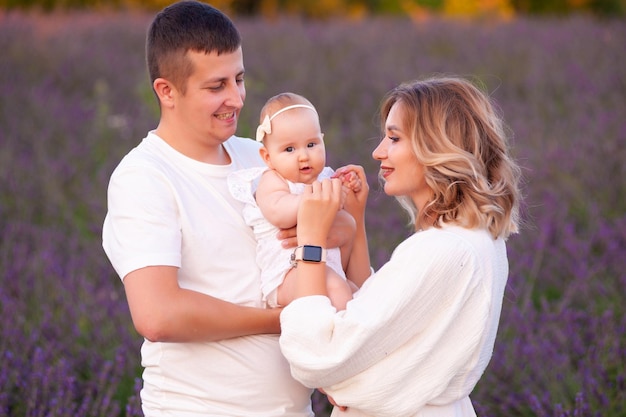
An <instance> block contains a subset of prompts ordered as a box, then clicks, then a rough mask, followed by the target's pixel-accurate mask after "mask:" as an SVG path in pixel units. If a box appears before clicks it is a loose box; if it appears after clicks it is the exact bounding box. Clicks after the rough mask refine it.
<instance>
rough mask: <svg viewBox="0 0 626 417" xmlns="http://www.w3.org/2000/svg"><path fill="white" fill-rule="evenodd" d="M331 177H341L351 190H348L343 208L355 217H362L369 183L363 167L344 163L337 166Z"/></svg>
mask: <svg viewBox="0 0 626 417" xmlns="http://www.w3.org/2000/svg"><path fill="white" fill-rule="evenodd" d="M333 178H340V179H342V182H344V184H346V185H347V186H348V187H349V188H350V189H351V190H352V192H348V194H347V196H346V201H345V204H344V207H343V208H344V209H345V210H346V211H347V212H348V213H350V214H351V215H352V217H354V218H355V219H363V218H364V217H365V206H366V204H367V196H368V194H369V185H368V184H367V177H366V176H365V170H364V169H363V167H362V166H359V165H346V166H344V167H341V168H338V169H337V170H336V171H335V175H333Z"/></svg>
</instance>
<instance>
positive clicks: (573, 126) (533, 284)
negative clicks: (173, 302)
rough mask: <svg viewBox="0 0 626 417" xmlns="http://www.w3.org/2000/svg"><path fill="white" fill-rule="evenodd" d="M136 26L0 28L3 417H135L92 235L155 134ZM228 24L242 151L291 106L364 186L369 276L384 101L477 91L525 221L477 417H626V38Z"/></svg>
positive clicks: (375, 23)
mask: <svg viewBox="0 0 626 417" xmlns="http://www.w3.org/2000/svg"><path fill="white" fill-rule="evenodd" d="M150 18H151V16H150V15H140V14H126V15H121V14H101V15H95V14H72V15H64V16H60V15H54V16H36V15H13V14H6V13H5V14H2V13H1V12H0V51H2V52H1V57H0V236H1V240H0V270H1V271H2V272H1V275H0V315H1V317H2V320H1V322H0V416H48V417H54V416H63V417H65V416H81V417H82V416H102V417H104V416H106V417H111V416H113V417H117V416H120V417H122V416H139V415H141V411H140V406H139V402H138V389H139V386H140V383H139V381H140V380H139V377H140V372H141V368H140V364H139V347H140V344H141V340H140V337H139V336H138V335H137V333H136V332H135V331H134V329H133V327H132V323H131V321H130V315H129V312H128V308H127V306H126V301H125V298H124V292H123V287H122V284H121V282H120V280H119V279H118V277H117V276H116V275H115V273H114V271H113V269H112V268H111V266H110V264H109V263H108V260H107V259H106V257H105V255H104V252H103V251H102V249H101V243H100V232H101V225H102V221H103V218H104V215H105V211H106V200H105V197H106V186H107V181H108V177H109V175H110V173H111V171H112V170H113V168H114V167H115V165H116V164H117V162H118V161H119V159H120V158H121V157H122V156H123V155H124V154H125V153H126V152H127V151H128V150H129V149H130V148H131V147H133V146H135V144H137V143H138V142H139V140H140V139H141V138H143V136H144V135H145V133H146V131H147V130H148V129H151V128H153V127H154V126H155V123H156V120H157V107H156V103H155V100H154V97H153V95H152V92H151V90H150V85H149V83H148V81H147V75H146V71H145V68H144V56H143V42H144V34H145V29H146V27H147V24H148V22H149V20H150ZM237 23H238V25H239V27H240V29H241V31H242V34H243V36H244V59H245V64H246V70H247V74H246V86H247V91H248V99H247V102H246V107H245V109H244V112H243V114H242V121H241V123H240V129H239V134H240V135H244V136H252V133H253V131H254V129H255V128H256V117H257V113H258V111H259V109H260V107H261V105H262V103H263V102H264V100H265V99H266V98H267V97H269V96H270V95H273V94H275V93H277V92H279V91H283V90H291V91H295V92H299V93H302V94H304V95H306V96H307V97H309V98H310V99H311V101H312V102H313V103H314V104H315V105H316V106H317V108H318V109H319V111H320V116H321V120H322V125H323V127H324V130H325V132H326V139H327V144H326V145H327V149H328V152H329V162H330V164H332V165H334V166H338V165H342V164H346V163H359V164H362V165H364V166H365V168H366V170H367V172H368V174H369V178H370V186H371V189H372V191H371V194H370V195H371V196H370V201H369V208H368V232H369V237H370V247H371V253H372V260H373V263H374V266H376V267H378V266H380V265H381V264H382V263H383V262H384V261H385V260H386V259H387V258H388V256H389V254H390V252H391V250H392V249H393V248H394V247H395V245H396V244H397V243H398V242H399V241H400V240H402V239H403V238H404V237H405V236H406V235H407V234H408V233H409V229H408V228H407V227H406V220H407V219H406V218H405V217H404V214H403V211H402V210H401V209H399V207H398V206H397V205H396V204H395V202H394V201H393V200H391V199H389V198H387V197H385V196H384V194H383V193H382V191H381V190H380V187H379V186H378V185H377V180H376V167H377V165H376V164H375V163H374V162H373V160H372V159H371V151H372V150H373V148H374V146H375V144H376V142H377V137H378V126H377V122H378V120H377V118H376V111H377V106H378V103H379V100H380V98H381V97H382V95H383V94H384V92H386V91H387V90H389V89H390V88H392V87H393V86H395V85H396V84H398V83H399V82H401V81H405V80H410V79H414V78H419V77H423V76H426V75H431V74H435V73H446V74H459V75H465V76H469V77H472V78H473V79H475V80H476V81H477V82H480V83H481V84H482V85H484V86H485V88H486V89H488V90H489V91H490V92H492V95H493V96H494V97H495V99H496V100H497V102H498V103H499V105H500V107H501V109H502V112H503V114H504V117H505V119H506V120H507V122H508V124H509V126H510V128H511V131H512V134H513V142H512V143H513V150H514V154H515V156H516V157H517V159H518V160H519V161H520V164H521V165H522V166H523V167H524V194H525V197H526V201H525V206H524V218H525V225H524V227H523V230H522V232H521V233H520V234H519V235H516V236H513V237H512V238H511V239H510V241H509V253H510V266H511V275H510V279H509V283H508V287H507V291H506V295H505V302H504V305H503V312H502V322H501V327H500V331H499V333H498V338H497V341H496V347H495V352H494V356H493V359H492V362H491V364H490V365H489V367H488V368H487V371H486V373H485V375H484V377H483V378H482V380H481V381H480V383H479V385H478V386H477V387H476V390H475V391H474V393H473V395H472V398H473V400H474V403H475V406H476V409H477V412H478V415H479V416H484V417H498V416H507V417H511V416H540V417H544V416H555V417H561V416H572V417H573V416H576V417H586V416H614V417H619V416H625V415H626V360H625V358H626V302H625V301H626V291H625V290H624V288H626V272H625V271H626V21H624V20H621V21H618V20H605V21H600V20H592V19H591V18H585V17H569V18H563V19H556V18H553V19H546V18H544V19H540V20H539V19H538V20H528V19H521V18H520V19H516V20H512V21H509V22H506V23H502V22H500V23H497V22H489V21H481V22H468V21H441V20H436V19H433V20H428V21H422V22H411V21H410V20H408V19H382V18H380V19H372V20H367V21H361V22H348V21H327V22H317V23H312V22H302V21H287V20H285V21H279V22H274V24H273V25H269V24H268V23H267V22H264V21H260V20H239V21H237ZM416 320H419V317H416ZM315 400H316V402H315V406H316V413H317V415H318V416H326V415H328V411H327V410H328V407H327V404H326V403H325V402H324V400H323V399H321V397H318V396H317V395H316V396H315Z"/></svg>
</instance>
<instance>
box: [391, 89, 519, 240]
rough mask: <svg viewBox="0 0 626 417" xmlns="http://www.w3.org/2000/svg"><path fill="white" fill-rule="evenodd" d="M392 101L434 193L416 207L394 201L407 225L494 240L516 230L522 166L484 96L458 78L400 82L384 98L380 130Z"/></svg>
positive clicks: (402, 200) (406, 200) (402, 199)
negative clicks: (465, 231) (484, 234)
mask: <svg viewBox="0 0 626 417" xmlns="http://www.w3.org/2000/svg"><path fill="white" fill-rule="evenodd" d="M396 103H398V104H399V105H400V106H401V107H400V110H401V115H402V119H403V128H404V131H405V132H407V134H408V135H409V136H410V138H411V140H412V145H413V151H414V152H415V155H416V156H417V159H418V161H419V162H420V163H421V164H423V165H424V171H425V177H426V183H427V184H428V186H429V187H430V188H431V190H432V193H433V194H432V198H431V199H430V200H429V201H428V203H427V204H426V205H425V206H424V208H423V209H422V210H421V212H418V209H417V207H415V205H414V204H413V202H412V201H411V199H410V198H409V197H407V196H403V197H398V198H397V199H398V201H399V202H400V204H401V205H402V207H403V208H404V209H406V210H407V211H408V212H409V215H410V216H411V219H412V222H413V223H415V224H417V225H419V226H420V227H430V226H434V227H440V226H441V224H442V223H452V224H457V225H459V226H462V227H467V228H479V227H480V228H486V229H488V230H489V232H490V233H491V235H492V236H493V237H494V238H498V237H502V238H505V239H506V238H507V237H508V236H509V235H510V234H512V233H517V232H518V228H519V205H520V199H521V193H520V190H519V181H520V174H521V171H520V168H519V167H518V165H517V164H516V163H515V162H514V161H513V159H512V158H511V157H510V155H509V149H508V140H507V137H506V135H505V128H504V123H503V121H502V119H501V118H500V117H499V115H498V113H497V111H496V109H495V106H494V104H493V103H492V102H491V100H490V98H489V96H488V95H486V94H485V93H484V92H483V91H481V90H480V89H478V88H477V87H476V86H474V85H473V84H472V83H471V82H470V81H468V80H465V79H463V78H458V77H435V78H428V79H425V80H420V81H413V82H409V83H404V84H401V85H400V86H398V87H397V88H395V89H393V90H391V91H390V92H389V93H387V95H386V96H385V98H384V100H383V102H382V105H381V112H380V113H381V120H382V126H383V129H384V126H385V122H386V119H387V116H388V115H389V111H390V110H391V108H392V106H393V105H394V104H396Z"/></svg>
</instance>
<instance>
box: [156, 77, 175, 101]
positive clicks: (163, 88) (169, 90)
mask: <svg viewBox="0 0 626 417" xmlns="http://www.w3.org/2000/svg"><path fill="white" fill-rule="evenodd" d="M152 87H153V88H154V91H155V92H156V95H157V97H159V101H160V102H161V107H169V108H171V107H173V106H174V95H175V94H176V88H175V87H173V86H172V84H171V83H170V82H169V81H167V80H166V79H165V78H157V79H156V80H154V82H153V83H152Z"/></svg>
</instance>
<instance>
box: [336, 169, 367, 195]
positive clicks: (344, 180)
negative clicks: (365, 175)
mask: <svg viewBox="0 0 626 417" xmlns="http://www.w3.org/2000/svg"><path fill="white" fill-rule="evenodd" d="M339 178H340V179H341V184H342V185H343V186H344V187H347V188H348V189H350V190H352V191H353V192H355V193H358V192H359V191H361V187H362V184H361V179H360V178H359V176H358V175H357V174H356V172H354V171H347V172H344V173H342V174H340V175H339Z"/></svg>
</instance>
